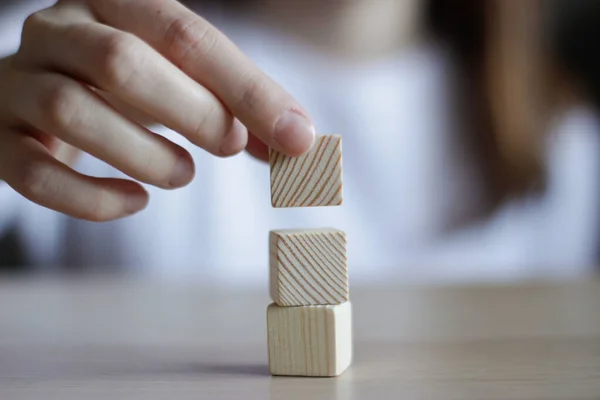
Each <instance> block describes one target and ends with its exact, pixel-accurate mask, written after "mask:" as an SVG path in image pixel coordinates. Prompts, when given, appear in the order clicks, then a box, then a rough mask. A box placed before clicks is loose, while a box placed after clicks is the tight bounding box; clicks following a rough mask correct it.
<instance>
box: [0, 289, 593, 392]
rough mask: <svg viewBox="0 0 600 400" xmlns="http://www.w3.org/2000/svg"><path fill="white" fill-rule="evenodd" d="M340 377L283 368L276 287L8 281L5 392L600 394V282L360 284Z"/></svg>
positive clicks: (1, 348)
mask: <svg viewBox="0 0 600 400" xmlns="http://www.w3.org/2000/svg"><path fill="white" fill-rule="evenodd" d="M351 290H352V292H351V293H352V301H353V303H354V335H355V357H354V362H353V365H352V367H351V368H350V369H349V370H348V371H347V372H346V373H345V374H344V375H343V376H341V377H339V378H285V377H271V376H269V375H268V370H267V350H266V326H265V325H266V324H265V311H266V307H267V305H268V303H269V299H268V297H267V296H266V294H265V293H264V292H266V289H265V290H260V291H250V290H219V289H217V288H206V287H203V286H195V285H192V284H189V285H167V284H158V283H152V282H131V281H116V282H115V281H113V282H110V281H106V280H104V281H99V280H93V281H75V280H66V281H8V282H3V283H0V399H2V400H12V399H45V400H53V399H57V400H58V399H60V400H70V399H143V400H154V399H290V400H294V399H303V400H304V399H374V400H376V399H387V398H389V399H444V400H448V399H477V400H485V399H498V400H500V399H503V400H508V399H535V400H542V399H544V400H546V399H569V400H584V399H600V281H598V280H593V279H590V280H587V281H578V282H573V281H570V282H545V283H543V282H538V283H534V282H529V283H522V284H518V285H485V286H410V285H405V286H389V287H370V288H362V287H356V288H352V289H351Z"/></svg>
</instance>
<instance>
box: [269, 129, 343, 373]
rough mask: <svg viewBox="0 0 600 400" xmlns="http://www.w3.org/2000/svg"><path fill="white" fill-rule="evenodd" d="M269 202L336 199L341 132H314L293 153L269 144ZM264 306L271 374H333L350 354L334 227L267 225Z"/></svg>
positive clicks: (339, 237) (339, 239) (339, 238)
mask: <svg viewBox="0 0 600 400" xmlns="http://www.w3.org/2000/svg"><path fill="white" fill-rule="evenodd" d="M269 159H270V160H269V161H270V168H271V201H272V204H273V207H276V208H280V207H315V206H339V205H341V204H342V197H343V196H342V138H341V136H339V135H331V136H319V137H317V139H316V142H315V145H314V146H313V148H312V150H311V151H310V152H308V153H307V154H305V155H303V156H301V157H287V156H285V155H283V154H281V153H278V152H275V151H273V150H271V151H270V154H269ZM269 246H270V249H269V250H270V251H269V257H270V266H269V268H270V276H269V281H270V282H269V285H270V295H271V299H272V300H273V303H272V304H271V305H269V307H268V308H267V330H268V348H269V370H270V372H271V374H273V375H287V376H338V375H340V374H342V373H343V372H344V371H345V370H346V369H347V368H348V367H349V366H350V363H351V361H352V306H351V303H350V296H349V290H348V266H347V260H346V235H345V233H344V232H342V231H340V230H338V229H332V228H316V229H284V230H274V231H271V232H270V236H269Z"/></svg>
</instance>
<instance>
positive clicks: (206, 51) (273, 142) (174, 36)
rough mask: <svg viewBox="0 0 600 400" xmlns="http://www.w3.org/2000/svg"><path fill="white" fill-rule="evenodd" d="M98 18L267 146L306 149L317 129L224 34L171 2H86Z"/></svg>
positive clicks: (290, 150) (285, 150) (293, 153)
mask: <svg viewBox="0 0 600 400" xmlns="http://www.w3.org/2000/svg"><path fill="white" fill-rule="evenodd" d="M89 5H90V7H91V8H92V9H93V11H94V12H95V13H96V15H97V16H98V18H100V19H101V20H102V22H104V23H106V24H108V25H111V26H113V27H115V28H117V29H120V30H123V31H127V32H129V33H132V34H134V35H136V36H138V37H139V38H141V39H143V40H144V41H146V42H147V43H149V44H150V45H151V46H152V47H154V48H155V49H156V50H157V51H158V52H160V53H161V54H163V55H164V56H165V57H166V58H168V59H169V60H170V61H171V62H172V63H174V64H175V65H176V66H178V67H179V68H181V69H182V70H183V71H184V72H185V73H186V74H187V75H189V76H190V77H191V78H192V79H194V80H196V81H197V82H199V83H201V84H202V85H203V86H205V87H206V88H207V89H209V90H210V91H212V92H213V93H214V94H215V95H216V96H217V97H218V98H219V99H220V100H221V101H222V102H223V103H224V104H225V105H226V107H227V108H229V110H230V111H231V112H232V113H233V114H234V115H235V116H236V117H237V118H238V119H239V120H240V121H241V122H242V123H243V124H244V125H245V126H246V127H247V128H248V130H249V131H250V132H252V133H253V134H254V135H256V136H257V137H258V138H259V139H260V140H262V141H263V142H264V143H265V144H267V145H268V146H269V147H272V148H274V149H276V150H278V151H280V152H283V153H286V154H288V155H291V156H296V155H301V154H303V153H305V152H306V151H308V150H309V149H310V148H311V147H312V144H313V142H314V138H315V128H314V126H313V123H312V121H311V120H310V117H309V116H308V113H307V112H306V111H305V110H304V109H303V107H302V106H301V105H300V104H299V103H298V101H296V100H295V99H294V98H293V97H292V96H291V95H290V94H289V93H288V92H286V91H285V90H284V89H283V88H282V87H281V86H280V85H279V84H277V83H276V82H275V81H274V80H273V79H271V78H270V77H268V76H267V75H266V74H264V73H263V72H262V71H260V69H259V68H258V67H256V66H255V65H254V64H253V63H252V62H251V61H250V60H249V59H248V58H247V57H246V56H245V55H244V54H243V53H242V52H241V51H240V50H239V49H238V48H237V47H236V46H235V45H234V44H233V43H232V42H231V41H230V40H229V39H228V38H227V37H226V36H225V35H224V34H222V33H221V32H220V31H219V30H218V29H217V28H215V27H214V26H212V25H211V24H210V23H209V22H208V21H206V20H205V19H203V18H202V17H200V16H198V15H196V14H195V13H193V12H192V11H190V10H189V9H187V8H186V7H184V6H183V5H182V4H180V3H178V2H177V1H174V0H145V1H135V0H105V1H89Z"/></svg>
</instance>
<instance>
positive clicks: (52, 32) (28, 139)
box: [0, 0, 314, 221]
mask: <svg viewBox="0 0 600 400" xmlns="http://www.w3.org/2000/svg"><path fill="white" fill-rule="evenodd" d="M109 97H113V98H116V99H118V100H119V101H121V102H124V103H126V104H127V105H129V106H132V107H133V108H135V109H137V110H139V111H141V112H143V113H144V114H147V115H149V116H150V117H152V118H153V119H154V120H156V121H157V122H159V123H161V124H163V125H165V126H167V127H168V128H171V129H173V130H174V131H176V132H179V133H180V134H182V135H183V136H184V137H186V138H187V139H188V140H190V141H191V142H192V143H194V144H195V145H198V146H199V147H201V148H203V149H205V150H206V151H208V152H210V153H212V154H214V155H216V156H230V155H234V154H236V153H238V152H240V151H242V150H243V149H244V148H246V149H247V150H248V152H250V153H251V154H253V155H254V156H256V157H258V158H262V159H265V158H266V157H267V148H268V146H269V147H273V148H275V149H276V150H279V151H281V152H283V153H286V154H288V155H291V156H294V155H300V154H303V153H304V152H306V151H307V150H308V149H309V148H310V147H311V146H312V143H313V140H314V128H313V126H312V123H311V122H310V119H309V117H308V116H307V113H306V112H305V111H304V110H303V108H302V107H301V106H300V104H298V102H297V101H296V100H294V99H293V98H292V97H291V96H290V95H289V94H288V93H287V92H286V91H285V90H283V89H282V88H281V87H280V86H279V85H277V84H276V83H275V82H274V81H273V80H272V79H270V78H269V77H268V76H266V75H265V74H264V73H263V72H261V71H260V70H259V69H258V68H257V67H256V66H254V65H253V64H252V63H251V62H250V61H249V60H248V59H247V58H246V57H245V56H244V55H243V54H242V53H241V52H240V50H239V49H237V48H236V47H235V45H234V44H233V43H231V41H229V40H228V39H227V38H226V37H225V36H224V35H223V34H222V33H220V32H219V31H218V30H217V29H216V28H214V27H213V26H212V25H210V24H209V23H208V22H207V21H206V20H204V19H203V18H201V17H199V16H197V15H196V14H194V13H193V12H191V11H190V10H188V9H187V8H185V7H184V6H183V5H181V4H180V3H178V2H177V1H175V0H144V1H135V0H102V1H97V0H64V1H58V3H57V4H56V5H55V6H53V7H50V8H48V9H45V10H42V11H40V12H37V13H35V14H33V15H31V16H30V17H29V18H28V19H27V21H26V23H25V25H24V28H23V38H22V43H21V47H20V49H19V51H18V52H17V54H15V55H14V56H11V57H9V58H7V59H4V60H1V61H0V179H2V180H5V181H6V182H7V183H8V184H9V185H10V186H12V187H13V188H14V189H15V190H16V191H17V192H19V193H21V194H22V195H23V196H25V197H26V198H28V199H30V200H31V201H33V202H36V203H38V204H40V205H43V206H45V207H48V208H51V209H54V210H56V211H59V212H62V213H65V214H67V215H71V216H73V217H76V218H81V219H87V220H92V221H107V220H112V219H115V218H120V217H124V216H126V215H130V214H132V213H135V212H138V211H140V210H141V209H143V208H144V207H145V206H146V204H147V201H148V194H147V192H146V191H145V190H144V188H143V187H142V185H140V184H139V183H138V182H135V181H134V180H137V181H140V182H144V183H148V184H151V185H155V186H158V187H161V188H177V187H181V186H185V185H187V184H188V183H189V182H190V181H191V180H192V178H193V175H194V164H193V160H192V158H191V156H190V154H189V153H188V152H187V151H186V150H185V149H183V148H182V147H180V146H178V145H176V144H174V143H172V142H171V141H169V140H167V139H165V138H164V137H162V136H160V135H157V134H155V133H152V132H151V131H149V130H148V129H146V128H145V127H143V126H142V125H141V124H138V123H137V122H134V120H133V119H130V118H127V117H126V116H125V115H124V114H123V113H121V112H120V111H119V109H118V108H116V107H115V106H113V105H112V103H111V102H109V101H107V98H109ZM249 132H250V133H249ZM65 148H68V149H72V148H75V149H80V150H82V151H84V152H87V153H89V154H90V155H92V156H94V157H96V158H98V159H100V160H103V161H105V162H107V163H109V164H110V165H112V166H114V167H115V168H117V169H119V170H120V171H122V172H123V173H125V174H126V175H128V176H129V177H131V178H132V179H133V180H129V179H111V178H102V177H90V176H86V175H82V174H80V173H79V172H76V171H75V170H73V169H72V168H71V167H70V166H69V165H68V163H64V162H61V161H66V159H72V157H71V155H72V154H73V152H72V151H67V152H66V153H68V154H70V156H69V157H66V159H61V157H59V154H60V153H65V151H64V149H65ZM59 159H61V160H60V161H59Z"/></svg>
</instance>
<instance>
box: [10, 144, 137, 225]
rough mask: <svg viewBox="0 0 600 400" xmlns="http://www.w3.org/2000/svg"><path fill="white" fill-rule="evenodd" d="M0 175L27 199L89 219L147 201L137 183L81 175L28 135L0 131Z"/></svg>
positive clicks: (125, 212) (121, 212)
mask: <svg viewBox="0 0 600 400" xmlns="http://www.w3.org/2000/svg"><path fill="white" fill-rule="evenodd" d="M1 134H2V137H3V139H5V140H4V141H3V143H2V146H0V159H2V163H0V179H3V180H5V181H6V182H7V183H8V184H9V185H10V186H12V187H13V189H15V190H16V191H17V192H19V193H20V194H22V195H23V196H24V197H26V198H28V199H29V200H31V201H33V202H35V203H37V204H40V205H42V206H45V207H48V208H50V209H53V210H56V211H58V212H61V213H64V214H67V215H70V216H72V217H75V218H80V219H85V220H90V221H109V220H113V219H116V218H121V217H124V216H127V215H131V214H133V213H136V212H138V211H140V210H142V209H144V208H145V207H146V205H147V203H148V194H147V192H146V191H145V190H144V188H143V187H142V186H141V185H139V184H138V183H135V182H132V181H127V180H121V179H108V178H93V177H90V176H86V175H82V174H80V173H78V172H76V171H74V170H72V169H71V168H69V167H67V166H66V165H65V164H62V163H61V162H59V161H58V160H56V159H55V158H54V157H52V156H51V155H50V154H49V152H48V150H47V149H46V148H45V147H44V146H43V145H42V144H41V143H40V142H38V141H36V140H35V139H34V138H33V137H31V136H26V135H22V134H20V133H17V132H2V133H1Z"/></svg>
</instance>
